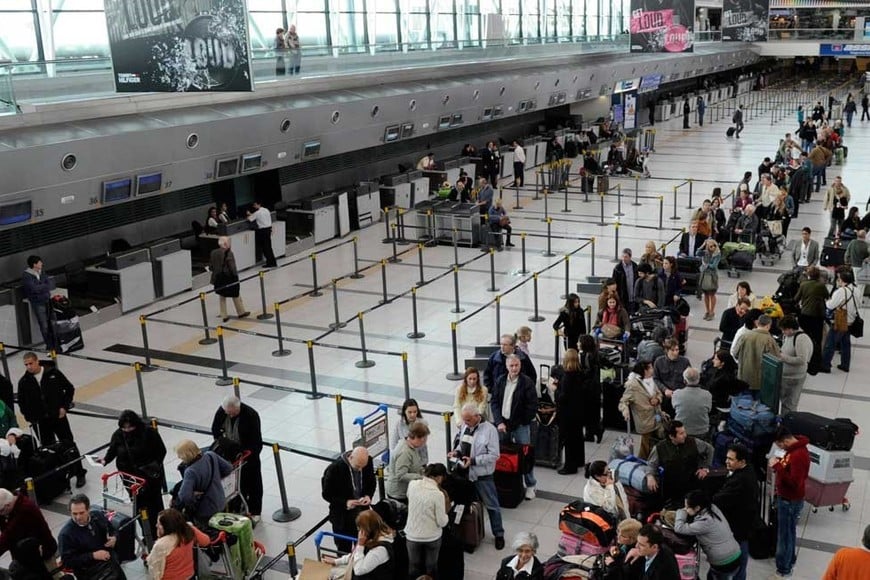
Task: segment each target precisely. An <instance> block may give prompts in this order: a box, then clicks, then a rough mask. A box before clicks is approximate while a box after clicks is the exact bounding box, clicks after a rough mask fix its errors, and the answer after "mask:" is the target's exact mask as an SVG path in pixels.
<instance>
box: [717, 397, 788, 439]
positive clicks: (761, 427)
mask: <svg viewBox="0 0 870 580" xmlns="http://www.w3.org/2000/svg"><path fill="white" fill-rule="evenodd" d="M728 425H729V428H731V427H732V426H733V427H734V431H736V432H739V433H740V434H741V435H743V436H744V437H747V438H750V439H754V438H756V437H760V436H763V435H769V434H771V433H773V432H774V431H776V415H775V414H774V413H773V411H772V410H771V409H770V407H768V406H767V405H765V404H764V403H762V402H760V401H756V400H755V399H753V398H752V395H751V394H748V393H744V394H742V395H738V396H736V397H733V398H732V399H731V411H730V416H729V418H728Z"/></svg>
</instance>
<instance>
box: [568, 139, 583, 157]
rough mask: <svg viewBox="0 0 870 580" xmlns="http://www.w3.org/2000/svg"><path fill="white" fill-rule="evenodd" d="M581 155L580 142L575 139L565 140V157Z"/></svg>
mask: <svg viewBox="0 0 870 580" xmlns="http://www.w3.org/2000/svg"><path fill="white" fill-rule="evenodd" d="M578 155H580V144H579V143H577V141H574V140H573V139H572V140H571V141H566V142H565V157H570V158H571V159H573V158H575V157H577V156H578Z"/></svg>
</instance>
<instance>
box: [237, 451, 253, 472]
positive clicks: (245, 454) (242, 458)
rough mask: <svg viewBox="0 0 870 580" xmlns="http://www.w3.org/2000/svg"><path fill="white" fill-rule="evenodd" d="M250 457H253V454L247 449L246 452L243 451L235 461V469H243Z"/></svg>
mask: <svg viewBox="0 0 870 580" xmlns="http://www.w3.org/2000/svg"><path fill="white" fill-rule="evenodd" d="M250 456H251V452H250V451H248V450H247V449H246V450H245V451H242V452H241V453H240V454H239V456H238V457H236V460H235V461H233V467H234V468H235V467H241V466H242V465H244V464H245V462H246V461H247V460H248V458H249V457H250Z"/></svg>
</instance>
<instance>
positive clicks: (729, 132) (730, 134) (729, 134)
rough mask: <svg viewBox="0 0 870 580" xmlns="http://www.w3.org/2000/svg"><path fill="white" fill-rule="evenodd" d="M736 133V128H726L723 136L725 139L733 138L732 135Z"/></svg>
mask: <svg viewBox="0 0 870 580" xmlns="http://www.w3.org/2000/svg"><path fill="white" fill-rule="evenodd" d="M736 132H737V127H728V130H727V131H725V136H726V137H733V136H734V133H736Z"/></svg>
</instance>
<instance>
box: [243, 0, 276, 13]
mask: <svg viewBox="0 0 870 580" xmlns="http://www.w3.org/2000/svg"><path fill="white" fill-rule="evenodd" d="M283 9H284V7H283V6H281V0H248V12H256V11H265V12H281V11H282V10H283Z"/></svg>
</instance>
